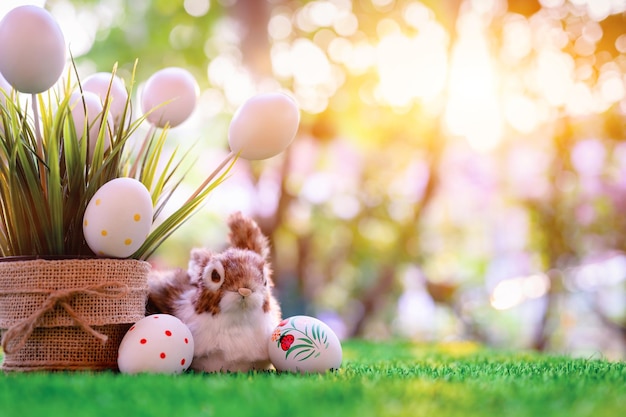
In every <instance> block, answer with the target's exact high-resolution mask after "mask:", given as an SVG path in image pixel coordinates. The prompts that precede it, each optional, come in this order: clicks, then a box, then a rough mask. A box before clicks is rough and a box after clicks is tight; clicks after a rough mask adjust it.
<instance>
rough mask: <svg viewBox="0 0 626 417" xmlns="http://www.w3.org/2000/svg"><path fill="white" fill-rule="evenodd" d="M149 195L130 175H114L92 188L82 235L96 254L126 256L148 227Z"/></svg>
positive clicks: (116, 256) (143, 238) (143, 240)
mask: <svg viewBox="0 0 626 417" xmlns="http://www.w3.org/2000/svg"><path fill="white" fill-rule="evenodd" d="M152 215H153V207H152V198H151V196H150V192H149V191H148V189H147V188H146V187H145V186H144V185H143V184H142V183H141V182H140V181H138V180H136V179H134V178H125V177H123V178H115V179H113V180H111V181H109V182H107V183H106V184H104V185H103V186H102V187H100V188H99V189H98V191H96V193H95V194H94V196H93V197H92V198H91V200H90V201H89V204H87V208H86V209H85V215H84V217H83V235H84V236H85V241H86V242H87V245H88V246H89V248H90V249H91V250H92V251H93V252H94V253H95V254H96V255H98V256H106V257H113V258H127V257H129V256H131V255H132V254H133V253H135V252H136V251H137V249H139V248H140V247H141V245H143V243H144V242H145V241H146V238H147V237H148V234H149V233H150V228H151V227H152Z"/></svg>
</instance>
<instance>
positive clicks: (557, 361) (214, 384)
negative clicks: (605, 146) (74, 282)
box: [0, 341, 626, 417]
mask: <svg viewBox="0 0 626 417" xmlns="http://www.w3.org/2000/svg"><path fill="white" fill-rule="evenodd" d="M343 347H344V363H343V365H342V368H341V369H340V370H339V371H338V372H334V373H327V374H324V375H305V376H302V375H292V374H286V373H282V374H277V373H275V372H266V373H250V374H228V375H226V374H222V375H217V374H192V373H188V374H184V375H178V376H173V375H134V376H131V375H120V374H115V373H112V372H105V373H88V372H83V373H64V372H61V373H28V374H5V375H2V374H0V415H1V416H3V417H12V416H18V417H27V416H46V417H56V416H64V417H65V416H77V417H79V416H80V417H83V416H108V417H111V416H112V417H117V416H119V417H122V416H123V417H126V416H129V417H130V416H133V417H134V416H171V417H183V416H184V417H187V416H255V417H263V416H285V417H291V416H292V417H306V416H316V417H327V416H328V417H330V416H343V417H346V416H357V417H367V416H411V417H413V416H428V417H438V416H442V417H444V416H445V417H455V416H462V417H468V416H498V417H502V416H533V417H544V416H546V417H548V416H550V417H551V416H567V417H576V416H594V417H602V416H606V417H616V416H619V415H623V413H624V411H625V410H626V363H624V362H609V361H605V360H597V359H595V360H586V359H571V358H567V357H554V356H546V355H538V354H530V353H503V352H494V351H491V350H485V349H479V348H477V347H476V346H474V345H471V344H453V345H439V346H423V345H417V344H412V343H410V342H384V343H371V342H364V341H349V342H345V343H344V345H343ZM120 413H122V414H120Z"/></svg>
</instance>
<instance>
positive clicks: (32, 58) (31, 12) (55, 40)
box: [0, 5, 65, 94]
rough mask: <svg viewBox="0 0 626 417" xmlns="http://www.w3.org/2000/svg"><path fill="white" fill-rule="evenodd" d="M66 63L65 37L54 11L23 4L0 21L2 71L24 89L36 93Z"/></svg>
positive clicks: (50, 83) (45, 87)
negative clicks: (52, 12) (50, 11)
mask: <svg viewBox="0 0 626 417" xmlns="http://www.w3.org/2000/svg"><path fill="white" fill-rule="evenodd" d="M64 67H65V39H64V38H63V32H61V28H60V27H59V25H58V24H57V22H56V21H55V20H54V18H53V17H52V15H51V14H50V13H48V11H46V10H45V9H43V8H41V7H37V6H31V5H28V6H20V7H16V8H14V9H12V10H11V11H10V12H8V13H7V14H6V15H5V16H4V18H3V19H2V21H0V72H1V73H2V75H4V78H6V79H7V81H8V82H9V83H10V84H11V85H12V86H13V87H15V89H17V90H18V91H21V92H22V93H29V94H36V93H41V92H43V91H46V90H48V89H49V88H50V87H52V86H53V85H54V83H56V81H57V80H58V79H59V77H60V76H61V73H62V72H63V68H64Z"/></svg>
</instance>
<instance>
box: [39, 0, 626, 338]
mask: <svg viewBox="0 0 626 417" xmlns="http://www.w3.org/2000/svg"><path fill="white" fill-rule="evenodd" d="M66 3H67V1H65V0H49V1H48V3H47V4H48V6H49V7H50V8H52V9H54V8H55V7H60V6H61V5H63V4H66ZM71 3H72V5H73V6H74V7H76V8H85V9H86V10H98V7H109V8H114V9H115V10H116V13H114V16H115V18H114V19H113V20H112V21H111V22H110V23H109V24H105V23H102V24H101V26H100V27H99V30H98V32H97V35H96V40H95V42H94V44H93V47H91V49H90V50H89V52H88V53H87V54H84V55H81V56H78V57H77V62H78V63H79V64H85V65H93V66H94V67H95V69H97V70H109V69H110V68H111V65H112V63H113V62H116V61H117V62H120V64H121V66H122V68H123V69H126V71H129V69H130V68H131V67H132V64H133V62H134V60H135V59H136V58H139V74H138V79H145V78H147V76H148V75H149V74H150V73H151V72H153V71H154V70H155V69H157V68H160V67H163V66H170V65H177V66H184V67H186V68H188V69H190V70H191V71H192V72H193V73H194V74H195V75H196V76H197V78H198V80H199V82H200V84H201V86H202V88H203V89H204V90H210V91H211V95H210V97H211V98H215V97H218V98H219V99H220V100H221V101H220V100H217V104H215V106H217V107H219V108H220V110H219V112H216V113H214V114H217V113H220V112H221V113H224V114H227V115H228V114H229V113H230V112H232V109H233V108H235V107H236V106H237V105H238V103H240V102H241V99H242V97H244V96H245V95H249V94H251V93H253V92H254V91H258V90H262V89H269V88H271V89H276V88H285V89H288V90H291V91H292V92H293V94H294V95H295V97H296V98H297V99H298V100H299V102H300V103H301V106H302V109H303V118H302V124H301V130H300V132H299V133H298V139H297V140H296V141H295V142H294V144H293V145H292V146H291V147H290V148H289V149H288V151H287V152H286V153H285V154H284V155H283V156H282V157H280V158H276V159H274V160H270V161H267V162H264V163H255V164H250V165H248V166H246V167H245V168H246V170H247V171H246V172H249V178H248V179H247V180H246V181H249V183H250V188H248V189H247V190H248V192H249V194H251V195H252V197H251V198H250V200H251V201H253V203H251V204H250V207H247V209H248V210H249V211H251V212H253V213H255V214H256V216H257V217H258V220H259V223H260V224H261V225H262V227H263V230H264V232H265V233H266V234H268V235H269V236H270V237H271V239H272V241H273V242H274V251H275V254H274V260H275V262H274V263H275V268H276V275H277V281H278V287H279V288H278V289H279V290H280V292H281V295H282V296H283V299H284V304H285V306H286V312H287V313H311V314H312V313H320V312H323V311H334V312H335V313H336V314H338V315H339V316H340V317H341V319H342V320H343V322H344V324H345V326H346V329H347V330H346V333H347V334H348V335H359V336H362V335H366V336H371V335H383V334H385V332H386V333H387V334H391V333H392V332H397V334H402V335H418V336H420V335H423V334H422V333H420V331H418V330H412V329H413V327H410V326H407V328H406V329H404V328H402V326H404V324H401V325H398V324H396V325H395V327H394V323H398V322H401V321H402V320H400V319H402V317H400V316H402V315H405V314H409V313H410V314H413V315H409V317H410V320H406V321H404V322H402V323H405V324H406V323H407V322H411V321H419V322H420V323H418V324H419V325H421V326H422V327H423V328H428V326H429V323H428V322H429V321H430V322H435V321H438V323H440V322H442V321H444V320H443V319H441V317H442V314H444V315H445V314H449V315H451V316H452V318H453V319H452V322H453V324H452V325H449V326H448V328H447V329H446V330H436V331H433V333H434V334H435V336H436V337H440V336H449V335H458V334H461V335H463V336H468V337H473V338H477V339H480V340H484V341H487V342H489V343H514V340H523V341H522V342H519V345H523V346H531V347H535V348H537V349H544V348H548V347H549V348H555V349H556V348H559V347H560V348H562V349H566V348H567V347H568V346H567V344H566V343H567V342H565V341H564V340H570V339H572V340H573V339H574V336H571V337H569V336H568V337H564V336H563V334H564V333H565V332H569V333H568V334H576V331H575V329H572V328H570V327H568V326H571V325H570V324H567V323H571V322H572V321H574V322H575V325H574V326H573V327H574V328H582V323H583V322H584V321H585V320H587V319H588V318H587V317H582V316H583V315H582V314H581V313H578V312H577V311H576V308H578V306H579V299H581V298H582V299H584V300H585V303H586V305H587V306H588V308H589V311H591V312H592V315H593V316H594V317H596V318H597V319H598V320H600V321H601V322H603V323H604V326H605V328H606V329H611V330H608V331H613V332H617V333H620V332H621V334H622V335H623V333H624V330H623V329H624V323H625V321H624V320H626V313H624V311H626V306H624V305H623V302H622V304H620V302H619V300H618V301H612V303H611V304H610V305H612V306H617V307H611V308H608V307H607V306H605V305H603V302H602V300H605V299H606V292H607V291H608V290H607V289H608V288H617V290H615V291H616V292H617V293H618V294H620V293H621V294H622V295H623V293H624V285H625V284H624V282H626V280H625V279H624V276H626V269H622V270H621V279H619V278H616V279H615V280H614V281H611V282H612V283H610V282H609V281H607V280H602V279H598V278H594V279H593V280H588V281H589V282H587V281H585V283H586V284H585V285H586V286H585V285H583V284H581V283H580V282H579V281H580V280H581V279H582V278H580V276H581V275H580V271H582V270H583V269H584V268H585V267H586V266H587V265H588V264H590V263H592V264H594V263H593V262H595V261H593V259H596V258H597V257H598V256H599V255H600V254H611V253H624V252H626V243H625V242H626V239H625V238H624V236H626V221H624V219H623V216H621V213H622V212H623V209H624V208H625V207H626V199H624V198H623V195H624V192H626V186H625V185H624V180H623V179H624V178H626V177H625V175H626V168H624V167H625V166H626V156H625V155H626V151H625V149H626V147H624V144H623V143H624V138H625V133H624V132H625V131H626V127H625V124H624V114H625V113H626V93H625V91H626V87H625V85H624V74H626V34H625V33H624V18H625V14H624V10H623V7H622V9H619V8H618V6H617V5H613V4H612V3H611V5H609V6H607V7H608V8H606V7H605V8H602V7H600V6H602V5H603V4H609V2H591V1H576V2H574V1H561V2H543V1H522V0H515V1H514V0H509V1H508V2H506V1H504V0H494V1H491V2H481V1H470V0H466V1H463V0H454V1H446V2H440V1H434V0H423V1H415V0H371V1H358V2H345V1H340V0H317V1H296V0H283V1H271V2H263V1H254V0H239V1H218V2H215V1H214V2H210V1H208V0H186V1H184V2H182V1H181V2H171V1H167V0H151V1H146V2H121V1H115V0H107V1H95V0H75V1H72V2H71ZM546 4H549V5H550V6H549V7H548V6H546ZM590 144H591V145H590ZM601 154H604V155H605V157H597V160H598V161H601V162H599V163H598V164H597V166H598V167H599V168H598V169H597V170H596V171H593V172H592V171H589V170H587V171H585V169H581V166H582V165H581V163H580V160H581V159H582V160H589V161H591V160H593V158H594V157H593V155H596V156H597V155H601ZM581 155H582V156H581ZM524 158H526V159H524ZM576 161H578V162H576ZM241 162H242V165H245V164H244V163H243V161H241ZM583 165H584V164H583ZM242 209H243V208H242ZM511 213H514V214H515V216H518V217H519V219H521V220H515V219H516V218H517V217H515V218H513V217H510V216H511ZM514 221H519V223H520V224H521V225H520V226H516V224H515V223H514ZM606 256H608V255H606ZM520 259H521V261H520ZM611 259H612V258H611ZM594 265H595V264H594ZM415 270H418V271H419V274H414V273H413V272H414V271H415ZM618 275H619V274H618ZM537 276H540V277H544V276H545V277H548V278H547V279H548V282H549V286H548V288H549V289H546V288H545V287H542V286H541V285H543V284H541V283H544V281H542V279H539V280H538V281H537V280H536V279H535V278H536V277H537ZM533 277H534V278H533ZM531 278H532V279H531ZM533 279H535V280H534V281H533ZM506 283H509V284H515V285H510V286H508V287H507V286H506V285H505V286H502V285H501V284H506ZM516 283H517V284H516ZM533 283H534V284H533ZM538 283H539V284H538ZM518 284H519V285H521V286H516V285H518ZM531 284H532V285H535V287H532V286H531ZM540 284H541V285H540ZM524 285H526V290H528V291H529V292H528V294H530V295H528V294H526V293H524V291H522V289H521V288H522V287H523V286H524ZM537 285H538V286H537ZM611 285H613V286H612V287H611ZM503 288H504V289H507V288H508V290H506V291H505V290H502V289H503ZM529 288H530V290H534V292H533V291H530V290H529ZM420 291H422V292H421V293H420V294H426V296H427V298H428V300H430V302H431V303H432V305H434V306H435V307H433V308H432V309H431V310H428V311H429V313H428V314H429V315H426V314H425V313H423V312H424V311H426V310H427V309H426V307H424V306H420V305H414V303H418V302H424V300H423V299H419V297H417V298H410V297H408V295H410V294H413V295H415V294H417V293H419V292H420ZM516 291H517V292H516ZM620 291H621V292H620ZM502 297H503V298H502ZM602 297H604V298H602ZM293 300H296V301H293ZM398 300H409V302H407V303H405V304H404V307H403V308H406V311H404V310H403V312H400V311H399V309H400V303H399V301H398ZM418 300H422V301H418ZM598 300H601V301H598ZM537 303H539V304H537ZM607 305H608V304H607ZM620 306H621V307H620ZM420 309H421V310H420ZM531 310H532V311H531ZM442 311H445V313H442ZM529 317H530V318H529ZM571 317H576V319H575V320H574V319H571ZM511 323H513V324H515V325H511ZM520 323H522V324H524V325H519V324H520ZM564 323H565V324H564ZM413 324H415V323H413ZM566 324H567V325H566ZM417 327H419V326H417ZM440 327H444V326H440ZM412 332H413V333H412ZM525 334H527V336H524V335H525ZM602 334H605V333H602ZM611 334H615V333H611ZM579 339H581V338H580V337H579ZM583 339H584V338H583ZM600 345H602V346H609V345H610V343H609V342H607V341H604V340H600V341H598V346H600ZM624 345H626V343H622V345H621V346H622V348H623V346H624Z"/></svg>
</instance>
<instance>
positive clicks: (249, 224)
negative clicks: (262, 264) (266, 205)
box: [228, 212, 270, 259]
mask: <svg viewBox="0 0 626 417" xmlns="http://www.w3.org/2000/svg"><path fill="white" fill-rule="evenodd" d="M228 227H229V228H230V233H229V235H228V238H229V240H230V243H231V245H233V246H234V247H236V248H239V249H247V250H251V251H253V252H256V253H258V254H259V255H261V256H262V257H263V259H267V258H268V256H269V252H270V249H269V243H268V242H267V238H266V237H265V236H263V232H261V229H260V228H259V226H258V225H257V224H256V222H255V221H254V220H252V219H250V218H248V217H245V216H244V215H243V214H241V212H236V213H233V214H231V215H230V217H229V218H228Z"/></svg>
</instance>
